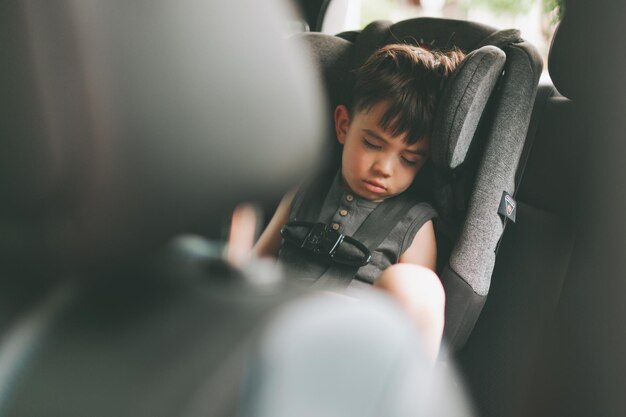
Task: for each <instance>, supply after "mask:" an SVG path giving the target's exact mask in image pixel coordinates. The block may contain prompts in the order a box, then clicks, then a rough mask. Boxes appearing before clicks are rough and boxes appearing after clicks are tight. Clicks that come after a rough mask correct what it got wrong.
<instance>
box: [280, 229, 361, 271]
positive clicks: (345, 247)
mask: <svg viewBox="0 0 626 417" xmlns="http://www.w3.org/2000/svg"><path fill="white" fill-rule="evenodd" d="M280 234H281V236H282V237H283V239H285V242H287V243H289V244H291V245H293V246H295V247H297V248H299V249H302V250H304V251H305V252H309V253H312V254H314V255H315V256H317V257H319V258H322V259H329V260H332V261H333V262H335V263H338V264H343V265H350V266H357V267H361V266H363V265H367V264H368V263H369V262H370V260H371V258H372V256H371V253H370V250H369V249H368V248H367V247H366V246H365V245H364V244H363V243H361V242H359V241H358V240H356V239H355V238H353V237H351V236H346V235H344V234H343V233H340V232H338V231H336V230H334V229H333V228H332V227H330V226H327V225H325V224H324V223H311V222H303V221H292V222H289V223H287V224H286V225H284V226H283V227H282V229H281V230H280Z"/></svg>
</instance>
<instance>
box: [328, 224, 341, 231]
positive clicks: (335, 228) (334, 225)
mask: <svg viewBox="0 0 626 417" xmlns="http://www.w3.org/2000/svg"><path fill="white" fill-rule="evenodd" d="M330 227H332V228H333V230H335V231H336V230H339V223H333V224H331V225H330Z"/></svg>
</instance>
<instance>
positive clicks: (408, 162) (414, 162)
mask: <svg viewBox="0 0 626 417" xmlns="http://www.w3.org/2000/svg"><path fill="white" fill-rule="evenodd" d="M400 159H401V160H402V163H403V164H406V165H409V166H415V165H417V162H418V160H413V159H407V158H405V157H404V156H401V157H400Z"/></svg>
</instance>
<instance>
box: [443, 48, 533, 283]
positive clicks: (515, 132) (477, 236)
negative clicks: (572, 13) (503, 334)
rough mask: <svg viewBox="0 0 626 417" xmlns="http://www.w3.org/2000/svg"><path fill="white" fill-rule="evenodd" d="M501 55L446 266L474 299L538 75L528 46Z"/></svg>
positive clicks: (483, 279)
mask: <svg viewBox="0 0 626 417" xmlns="http://www.w3.org/2000/svg"><path fill="white" fill-rule="evenodd" d="M505 52H506V54H507V63H506V66H505V73H504V79H503V82H502V89H501V90H499V91H498V96H497V102H496V105H495V106H494V107H495V114H494V118H493V121H492V126H493V128H492V129H491V130H490V131H489V135H488V138H487V144H486V147H485V151H484V156H483V158H482V161H481V164H480V166H479V169H478V174H477V177H476V182H475V184H474V189H473V192H472V194H471V197H470V201H469V207H468V210H467V216H466V220H465V224H464V225H463V227H462V229H461V233H460V236H459V239H458V241H457V244H456V246H455V248H454V249H453V251H452V255H451V256H450V262H449V264H450V267H451V268H452V269H453V270H454V271H456V272H457V273H458V274H459V275H460V276H461V277H463V279H465V280H466V281H467V283H468V284H470V285H471V286H472V288H473V289H474V291H476V293H477V294H479V295H486V294H487V292H488V291H489V286H490V282H491V273H492V271H493V266H494V262H495V248H496V245H497V243H498V240H499V238H500V236H501V234H502V230H503V224H502V220H501V218H500V216H499V215H498V205H499V203H500V199H501V197H502V191H506V192H508V193H510V194H513V192H514V185H515V184H514V180H515V171H516V170H517V164H518V160H519V157H520V155H521V152H522V148H523V145H524V141H525V139H526V131H527V129H528V124H529V121H530V115H531V109H532V105H533V103H534V99H535V94H536V88H537V83H538V80H539V76H540V73H541V58H540V57H539V56H538V53H537V52H536V50H535V49H534V48H533V47H532V46H531V45H530V44H528V43H526V42H522V43H519V44H516V45H511V46H510V47H508V48H506V51H505Z"/></svg>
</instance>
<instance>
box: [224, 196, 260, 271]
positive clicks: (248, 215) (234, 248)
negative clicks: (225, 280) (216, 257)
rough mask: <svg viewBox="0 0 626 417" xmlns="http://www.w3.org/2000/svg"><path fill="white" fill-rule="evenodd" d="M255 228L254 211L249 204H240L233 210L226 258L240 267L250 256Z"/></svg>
mask: <svg viewBox="0 0 626 417" xmlns="http://www.w3.org/2000/svg"><path fill="white" fill-rule="evenodd" d="M255 230H256V211H255V210H254V208H253V207H252V206H251V205H250V204H241V205H239V206H237V207H236V208H235V210H234V211H233V219H232V221H231V223H230V234H229V235H230V236H229V239H228V245H227V246H226V260H227V261H228V262H229V263H230V264H231V265H233V266H234V267H237V268H241V267H243V266H244V265H245V264H247V263H248V262H249V261H250V258H252V255H253V254H252V246H253V245H254V235H255Z"/></svg>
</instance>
